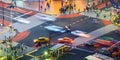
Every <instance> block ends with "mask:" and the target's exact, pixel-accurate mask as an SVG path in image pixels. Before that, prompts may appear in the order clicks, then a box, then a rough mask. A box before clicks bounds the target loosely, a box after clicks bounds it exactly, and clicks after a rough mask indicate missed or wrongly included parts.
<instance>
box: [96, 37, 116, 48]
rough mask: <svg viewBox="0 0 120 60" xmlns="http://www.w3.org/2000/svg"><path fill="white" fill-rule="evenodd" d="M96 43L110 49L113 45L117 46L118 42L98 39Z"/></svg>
mask: <svg viewBox="0 0 120 60" xmlns="http://www.w3.org/2000/svg"><path fill="white" fill-rule="evenodd" d="M95 43H98V44H100V45H102V46H108V47H110V46H112V45H113V44H115V43H116V42H112V41H110V40H102V39H96V40H95Z"/></svg>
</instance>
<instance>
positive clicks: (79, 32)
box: [71, 30, 90, 38]
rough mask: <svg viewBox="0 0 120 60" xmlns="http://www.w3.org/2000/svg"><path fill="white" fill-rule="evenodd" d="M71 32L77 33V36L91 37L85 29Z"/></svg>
mask: <svg viewBox="0 0 120 60" xmlns="http://www.w3.org/2000/svg"><path fill="white" fill-rule="evenodd" d="M71 34H73V35H75V36H80V37H85V38H89V37H90V35H89V34H87V33H86V32H84V31H80V30H74V31H71Z"/></svg>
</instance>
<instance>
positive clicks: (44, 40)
mask: <svg viewBox="0 0 120 60" xmlns="http://www.w3.org/2000/svg"><path fill="white" fill-rule="evenodd" d="M33 42H34V43H48V42H49V38H47V37H39V38H37V39H34V40H33Z"/></svg>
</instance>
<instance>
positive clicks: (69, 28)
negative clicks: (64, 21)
mask: <svg viewBox="0 0 120 60" xmlns="http://www.w3.org/2000/svg"><path fill="white" fill-rule="evenodd" d="M65 29H66V30H67V31H66V32H68V33H69V32H71V27H70V25H68V26H65Z"/></svg>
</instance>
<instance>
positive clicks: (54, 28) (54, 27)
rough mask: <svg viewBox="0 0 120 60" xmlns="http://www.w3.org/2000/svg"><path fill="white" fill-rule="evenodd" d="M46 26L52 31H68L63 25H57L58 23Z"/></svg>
mask: <svg viewBox="0 0 120 60" xmlns="http://www.w3.org/2000/svg"><path fill="white" fill-rule="evenodd" d="M44 28H46V29H48V30H51V31H56V32H61V33H63V32H66V30H65V29H64V28H63V27H60V26H56V25H51V26H45V27H44Z"/></svg>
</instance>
